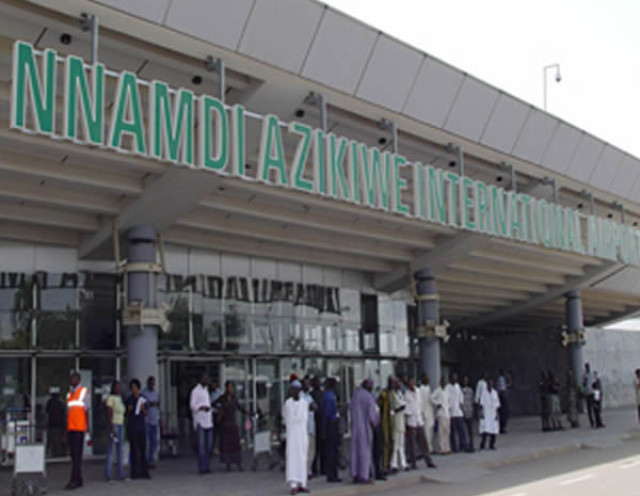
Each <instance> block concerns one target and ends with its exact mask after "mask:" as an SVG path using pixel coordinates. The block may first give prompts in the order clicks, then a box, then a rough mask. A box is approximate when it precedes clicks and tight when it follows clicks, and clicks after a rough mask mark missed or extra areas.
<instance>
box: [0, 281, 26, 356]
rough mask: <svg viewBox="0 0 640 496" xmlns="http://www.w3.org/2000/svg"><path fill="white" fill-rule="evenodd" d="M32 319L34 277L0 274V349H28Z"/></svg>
mask: <svg viewBox="0 0 640 496" xmlns="http://www.w3.org/2000/svg"><path fill="white" fill-rule="evenodd" d="M32 319H33V279H32V277H31V276H29V275H27V274H23V273H15V272H0V348H4V349H25V348H28V347H29V345H30V342H31V322H32Z"/></svg>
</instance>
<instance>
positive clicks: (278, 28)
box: [227, 0, 326, 74]
mask: <svg viewBox="0 0 640 496" xmlns="http://www.w3.org/2000/svg"><path fill="white" fill-rule="evenodd" d="M227 3H228V2H227ZM325 9H326V7H324V6H323V5H321V4H319V3H316V2H310V1H306V0H271V1H268V2H266V1H264V0H263V1H261V2H256V4H255V6H254V8H253V10H252V11H251V15H250V17H249V22H248V23H247V27H246V29H245V32H244V34H243V36H242V39H241V40H240V48H239V50H240V52H242V53H244V54H246V55H250V56H251V57H255V58H257V59H259V60H262V61H264V62H267V63H269V64H272V65H275V66H277V67H280V68H282V69H285V70H288V71H292V72H295V73H296V74H298V73H299V72H300V69H301V68H302V64H303V63H304V60H305V57H306V56H307V53H308V51H309V46H310V45H311V40H313V37H314V35H315V33H316V30H317V27H318V24H319V22H320V19H321V18H322V14H323V13H324V12H325Z"/></svg>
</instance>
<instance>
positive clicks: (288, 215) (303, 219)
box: [200, 194, 435, 250]
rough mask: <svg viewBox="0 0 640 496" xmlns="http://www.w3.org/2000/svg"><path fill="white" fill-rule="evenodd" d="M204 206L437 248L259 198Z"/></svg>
mask: <svg viewBox="0 0 640 496" xmlns="http://www.w3.org/2000/svg"><path fill="white" fill-rule="evenodd" d="M200 205H201V206H203V207H206V208H208V209H213V210H217V211H221V212H227V213H231V214H243V215H248V216H251V217H254V218H256V219H264V220H268V221H273V222H284V223H287V224H292V225H297V226H300V227H308V228H311V229H319V230H322V231H326V232H334V233H341V234H345V235H351V236H358V237H362V238H366V239H371V240H374V241H384V242H386V243H392V244H397V245H401V246H410V247H412V248H420V249H423V250H424V249H431V248H433V247H434V246H435V242H434V241H433V238H432V237H431V236H429V235H428V234H426V233H422V234H420V233H413V232H408V231H406V230H403V231H402V232H398V231H397V230H392V229H385V228H382V227H377V226H375V225H371V224H367V223H363V222H356V221H353V220H347V218H346V216H344V215H341V216H338V215H332V216H327V215H323V214H322V213H319V212H317V211H315V210H314V209H313V208H309V207H308V206H306V205H305V204H301V205H299V208H293V207H291V208H289V207H287V206H285V205H282V204H277V203H274V202H264V201H261V200H260V199H259V198H257V197H252V198H251V199H249V200H245V199H242V198H237V197H233V196H226V195H223V194H219V195H218V194H217V195H215V196H213V197H211V198H208V199H206V200H203V201H201V202H200Z"/></svg>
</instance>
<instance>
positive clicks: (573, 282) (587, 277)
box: [455, 262, 622, 329]
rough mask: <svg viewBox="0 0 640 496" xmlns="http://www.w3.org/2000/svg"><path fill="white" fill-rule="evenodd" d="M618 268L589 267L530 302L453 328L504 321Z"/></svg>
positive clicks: (610, 265) (612, 266) (617, 266)
mask: <svg viewBox="0 0 640 496" xmlns="http://www.w3.org/2000/svg"><path fill="white" fill-rule="evenodd" d="M620 267H622V266H621V265H620V264H618V263H615V262H608V263H606V264H603V265H601V266H599V267H590V268H588V269H587V270H586V271H585V273H584V274H583V275H582V276H577V277H570V278H568V279H567V282H566V283H565V284H563V285H562V286H556V287H554V288H551V289H550V290H549V291H547V292H546V293H544V294H541V295H539V296H536V297H534V298H531V299H530V300H528V301H525V302H522V303H519V304H517V305H513V306H512V307H511V308H507V309H504V310H500V311H498V312H495V313H493V314H492V315H488V316H485V317H482V318H478V319H469V320H466V321H463V322H460V323H458V324H456V325H455V328H457V329H464V328H474V327H481V326H484V325H487V324H491V323H493V322H497V321H500V320H505V319H507V318H509V317H513V316H514V315H518V314H521V313H524V312H526V311H528V310H533V309H535V308H538V307H541V306H543V305H545V304H547V303H549V302H552V301H553V300H555V299H557V298H560V297H561V296H562V295H564V294H565V293H566V292H567V291H570V290H572V289H579V288H582V287H588V286H589V285H590V284H592V283H594V282H596V281H599V280H601V279H602V278H603V277H605V278H606V277H608V276H610V275H612V274H613V273H615V272H616V271H617V270H619V269H620Z"/></svg>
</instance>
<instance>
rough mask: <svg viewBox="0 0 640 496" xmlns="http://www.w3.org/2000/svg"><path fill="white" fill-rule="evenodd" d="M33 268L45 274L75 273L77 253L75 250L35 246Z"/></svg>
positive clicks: (76, 269)
mask: <svg viewBox="0 0 640 496" xmlns="http://www.w3.org/2000/svg"><path fill="white" fill-rule="evenodd" d="M34 268H35V270H43V271H45V272H77V271H78V251H77V250H76V249H75V248H61V247H57V246H45V245H36V246H35V267H34Z"/></svg>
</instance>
